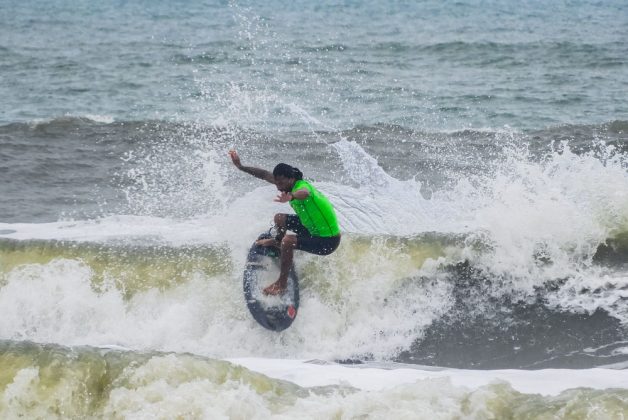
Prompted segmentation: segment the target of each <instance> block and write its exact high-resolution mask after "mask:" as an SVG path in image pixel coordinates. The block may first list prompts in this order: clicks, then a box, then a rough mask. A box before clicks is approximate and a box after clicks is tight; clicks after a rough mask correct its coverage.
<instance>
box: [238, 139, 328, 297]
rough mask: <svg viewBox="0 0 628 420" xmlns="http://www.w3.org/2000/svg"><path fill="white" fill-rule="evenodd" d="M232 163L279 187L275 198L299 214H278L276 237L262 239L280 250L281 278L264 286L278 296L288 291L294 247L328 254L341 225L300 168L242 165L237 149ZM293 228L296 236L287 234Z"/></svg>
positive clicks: (324, 198)
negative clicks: (269, 169)
mask: <svg viewBox="0 0 628 420" xmlns="http://www.w3.org/2000/svg"><path fill="white" fill-rule="evenodd" d="M229 156H230V157H231V161H232V162H233V164H234V165H235V166H236V167H237V168H238V169H239V170H241V171H243V172H246V173H247V174H250V175H253V176H254V177H256V178H259V179H263V180H264V181H267V182H270V183H271V184H274V185H276V186H277V189H278V190H279V195H277V197H276V198H275V201H277V202H279V203H289V204H290V206H291V207H292V209H293V210H294V211H295V213H296V214H285V213H277V214H275V226H276V228H277V232H278V233H277V236H276V237H275V238H270V239H260V240H259V241H257V242H256V243H257V244H258V245H261V246H274V247H277V248H279V250H280V252H281V263H280V267H281V272H280V274H279V279H278V280H277V281H276V282H275V283H273V284H271V285H270V286H268V287H266V288H265V289H264V293H265V294H267V295H278V294H281V293H283V292H284V291H285V290H286V287H287V285H288V273H289V271H290V267H291V266H292V258H293V254H294V250H295V249H299V250H301V251H305V252H309V253H311V254H317V255H329V254H331V253H332V252H334V251H335V250H336V248H338V245H339V244H340V228H339V227H338V220H337V218H336V212H335V210H334V207H333V206H332V204H331V202H330V201H329V200H328V199H327V197H325V196H324V195H323V194H322V193H321V192H320V191H318V190H317V189H316V188H314V186H313V185H312V184H311V183H310V182H308V181H306V180H304V179H303V174H302V173H301V171H300V170H299V169H297V168H294V167H292V166H290V165H288V164H285V163H280V164H278V165H277V166H275V169H273V172H272V173H271V172H269V171H266V170H264V169H259V168H253V167H250V166H243V165H242V163H241V162H240V157H239V156H238V153H237V152H236V151H235V150H230V151H229ZM288 230H290V231H292V232H294V233H295V234H296V235H292V234H286V231H288Z"/></svg>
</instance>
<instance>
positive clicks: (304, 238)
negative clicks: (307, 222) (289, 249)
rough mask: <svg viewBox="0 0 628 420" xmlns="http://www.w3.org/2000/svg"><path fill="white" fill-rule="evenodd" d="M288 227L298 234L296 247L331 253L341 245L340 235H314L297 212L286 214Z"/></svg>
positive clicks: (318, 252) (309, 250) (310, 251)
mask: <svg viewBox="0 0 628 420" xmlns="http://www.w3.org/2000/svg"><path fill="white" fill-rule="evenodd" d="M286 216H287V217H286V228H287V229H288V230H291V231H293V232H294V233H296V234H297V246H296V249H298V250H301V251H305V252H309V253H310V254H316V255H329V254H331V253H332V252H334V251H335V250H336V248H338V245H340V235H336V236H330V237H322V236H312V235H311V234H310V232H309V231H308V230H307V228H306V227H305V226H303V224H302V223H301V221H300V220H299V216H297V215H296V214H287V215H286Z"/></svg>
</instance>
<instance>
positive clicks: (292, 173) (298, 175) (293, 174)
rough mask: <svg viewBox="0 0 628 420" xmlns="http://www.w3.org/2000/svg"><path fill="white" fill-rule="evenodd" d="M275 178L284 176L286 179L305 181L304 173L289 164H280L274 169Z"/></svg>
mask: <svg viewBox="0 0 628 420" xmlns="http://www.w3.org/2000/svg"><path fill="white" fill-rule="evenodd" d="M273 176H283V177H285V178H294V179H296V180H299V179H303V172H301V171H300V170H299V168H295V167H294V166H290V165H288V164H287V163H280V164H278V165H277V166H275V169H273Z"/></svg>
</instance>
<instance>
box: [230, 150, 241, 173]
mask: <svg viewBox="0 0 628 420" xmlns="http://www.w3.org/2000/svg"><path fill="white" fill-rule="evenodd" d="M229 157H230V158H231V161H232V162H233V164H234V165H235V166H236V167H237V168H241V167H242V163H241V162H240V156H238V152H236V151H235V149H231V150H229Z"/></svg>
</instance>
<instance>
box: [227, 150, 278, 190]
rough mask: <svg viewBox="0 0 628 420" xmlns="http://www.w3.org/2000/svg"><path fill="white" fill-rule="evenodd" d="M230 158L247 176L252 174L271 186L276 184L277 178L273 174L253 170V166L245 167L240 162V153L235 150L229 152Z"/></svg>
mask: <svg viewBox="0 0 628 420" xmlns="http://www.w3.org/2000/svg"><path fill="white" fill-rule="evenodd" d="M229 156H230V157H231V161H232V162H233V164H234V165H235V166H236V168H238V169H239V170H241V171H243V172H246V173H247V174H251V175H253V176H254V177H256V178H259V179H263V180H264V181H268V182H270V183H271V184H274V183H275V177H274V176H273V174H272V173H270V172H268V171H266V170H264V169H260V168H253V167H252V166H243V165H242V163H241V162H240V156H238V152H236V151H235V150H229Z"/></svg>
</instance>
